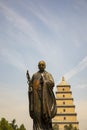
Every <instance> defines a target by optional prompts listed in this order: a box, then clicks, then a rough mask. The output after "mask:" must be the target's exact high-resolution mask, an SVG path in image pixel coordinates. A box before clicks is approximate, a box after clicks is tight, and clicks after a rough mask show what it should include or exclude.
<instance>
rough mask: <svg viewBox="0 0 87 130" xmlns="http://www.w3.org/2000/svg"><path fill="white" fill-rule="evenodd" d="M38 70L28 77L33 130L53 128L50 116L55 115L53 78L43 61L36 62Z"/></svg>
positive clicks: (50, 129) (49, 129)
mask: <svg viewBox="0 0 87 130" xmlns="http://www.w3.org/2000/svg"><path fill="white" fill-rule="evenodd" d="M38 68H39V71H38V72H36V73H35V74H33V76H32V78H31V79H30V76H29V73H28V71H27V73H26V75H27V79H28V85H29V90H28V95H29V113H30V116H31V118H32V119H33V130H53V129H52V118H53V117H54V116H55V115H56V100H55V96H54V93H53V87H54V80H53V77H52V75H51V74H50V73H48V72H47V71H45V68H46V64H45V62H44V61H40V62H39V63H38Z"/></svg>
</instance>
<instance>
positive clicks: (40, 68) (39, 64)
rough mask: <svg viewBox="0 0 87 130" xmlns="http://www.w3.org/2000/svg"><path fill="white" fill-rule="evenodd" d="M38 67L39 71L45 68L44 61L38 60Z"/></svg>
mask: <svg viewBox="0 0 87 130" xmlns="http://www.w3.org/2000/svg"><path fill="white" fill-rule="evenodd" d="M38 68H39V70H40V71H44V70H45V68H46V63H45V61H43V60H42V61H39V63H38Z"/></svg>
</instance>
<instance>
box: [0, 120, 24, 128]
mask: <svg viewBox="0 0 87 130" xmlns="http://www.w3.org/2000/svg"><path fill="white" fill-rule="evenodd" d="M0 130H26V128H25V126H24V124H21V125H20V127H18V125H17V124H16V120H15V119H13V120H12V122H11V123H9V122H8V121H7V120H6V119H5V118H1V120H0Z"/></svg>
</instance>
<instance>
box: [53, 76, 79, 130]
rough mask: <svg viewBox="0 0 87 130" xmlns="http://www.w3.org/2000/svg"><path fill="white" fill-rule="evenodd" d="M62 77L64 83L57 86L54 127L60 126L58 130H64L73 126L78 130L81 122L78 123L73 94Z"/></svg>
mask: <svg viewBox="0 0 87 130" xmlns="http://www.w3.org/2000/svg"><path fill="white" fill-rule="evenodd" d="M70 87H71V86H70V85H68V84H67V83H66V81H65V79H64V77H62V81H61V83H60V84H59V85H57V92H56V104H57V114H56V116H55V117H54V118H53V121H52V123H53V125H56V126H58V130H64V126H65V125H67V126H69V125H70V124H72V126H73V127H76V128H77V129H78V124H79V122H78V121H77V114H76V112H75V105H74V104H73V103H74V102H73V98H72V92H71V90H70Z"/></svg>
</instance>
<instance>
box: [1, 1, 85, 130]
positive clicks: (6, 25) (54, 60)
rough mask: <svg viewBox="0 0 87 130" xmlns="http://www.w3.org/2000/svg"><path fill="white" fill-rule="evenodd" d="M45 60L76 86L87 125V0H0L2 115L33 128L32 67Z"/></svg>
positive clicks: (57, 75)
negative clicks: (29, 81) (29, 93)
mask: <svg viewBox="0 0 87 130" xmlns="http://www.w3.org/2000/svg"><path fill="white" fill-rule="evenodd" d="M40 60H44V61H46V64H47V67H46V70H47V71H49V72H50V73H51V74H52V75H53V77H54V80H55V89H56V85H57V84H59V83H60V81H61V78H62V76H64V77H65V79H66V81H67V82H68V84H70V85H71V91H72V93H73V98H74V104H75V105H76V113H77V114H78V116H77V119H78V121H79V128H80V129H82V130H86V129H87V124H86V121H87V112H86V110H87V94H86V92H87V0H66V1H65V0H32V1H31V0H25V1H24V0H0V97H1V98H0V117H6V118H7V119H8V120H9V121H11V120H12V119H13V118H15V119H16V121H17V123H18V124H19V125H20V124H21V123H24V124H25V127H26V128H27V129H32V120H31V119H30V117H29V114H28V96H27V90H28V86H27V80H26V70H27V69H28V70H29V72H30V76H32V74H33V73H34V72H36V71H37V70H38V68H37V64H38V62H39V61H40Z"/></svg>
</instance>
